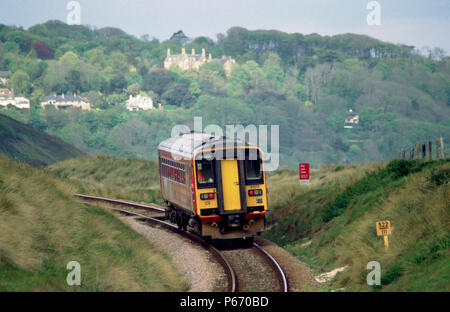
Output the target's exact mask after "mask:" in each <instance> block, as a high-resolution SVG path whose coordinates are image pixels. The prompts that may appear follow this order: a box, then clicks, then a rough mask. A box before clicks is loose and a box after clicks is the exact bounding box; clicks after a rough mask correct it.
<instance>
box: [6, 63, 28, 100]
mask: <svg viewBox="0 0 450 312" xmlns="http://www.w3.org/2000/svg"><path fill="white" fill-rule="evenodd" d="M10 85H11V87H12V88H13V89H14V92H15V93H16V94H17V93H25V94H28V93H30V91H31V82H30V76H29V75H28V74H27V73H26V72H24V71H23V70H21V69H20V70H18V71H16V72H15V73H14V75H12V77H11V82H10Z"/></svg>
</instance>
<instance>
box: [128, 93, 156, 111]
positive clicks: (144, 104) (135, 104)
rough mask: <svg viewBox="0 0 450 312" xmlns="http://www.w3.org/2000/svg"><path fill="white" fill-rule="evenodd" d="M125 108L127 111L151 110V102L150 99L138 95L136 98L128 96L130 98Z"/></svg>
mask: <svg viewBox="0 0 450 312" xmlns="http://www.w3.org/2000/svg"><path fill="white" fill-rule="evenodd" d="M126 107H127V109H128V110H129V111H138V110H149V109H153V100H152V98H151V97H148V96H142V95H140V94H138V95H137V96H136V97H133V96H132V95H130V98H129V99H128V100H127V102H126Z"/></svg>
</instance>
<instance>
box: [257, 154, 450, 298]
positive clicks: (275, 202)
mask: <svg viewBox="0 0 450 312" xmlns="http://www.w3.org/2000/svg"><path fill="white" fill-rule="evenodd" d="M449 173H450V162H449V160H441V161H439V162H438V161H432V162H423V161H413V162H408V161H406V162H405V161H403V162H402V161H397V162H393V163H390V164H388V165H387V166H385V165H384V164H367V165H361V166H341V165H334V166H325V167H322V168H320V169H319V170H315V171H313V172H312V177H311V185H310V186H300V184H299V182H298V175H297V173H296V172H294V171H289V170H282V171H279V172H275V173H274V174H271V175H269V185H270V190H269V204H270V206H271V208H272V216H269V220H270V230H269V231H267V232H266V233H265V234H264V235H265V236H266V237H269V238H271V239H273V240H275V241H277V242H278V243H280V244H281V245H284V246H285V247H286V248H287V249H288V250H289V251H290V252H291V253H293V254H294V255H296V256H298V257H299V258H300V259H302V260H303V261H306V262H308V263H309V264H310V265H311V266H313V267H314V268H315V269H316V270H317V273H319V272H322V271H329V270H331V269H334V268H336V267H340V266H346V265H348V266H349V269H348V270H347V271H345V272H344V273H340V274H339V275H338V278H337V279H336V280H335V281H334V282H333V283H331V287H333V288H341V287H344V288H346V289H348V290H362V291H367V290H374V289H375V290H377V289H382V290H391V291H448V290H450V283H449V280H450V261H449V260H450V257H449V237H450V235H449V234H450V233H449V217H448V213H449V208H450V196H449ZM337 208H339V209H340V210H339V211H335V210H333V209H337ZM381 220H391V223H392V226H393V228H392V235H391V236H390V237H389V242H390V246H389V250H388V251H385V249H384V244H383V238H382V237H378V236H377V235H376V229H375V222H376V221H381ZM309 240H311V243H310V244H308V245H307V246H305V245H304V243H305V242H306V241H309ZM369 261H379V262H380V264H381V267H382V286H381V287H375V288H372V287H369V286H368V285H367V283H366V276H367V274H368V270H367V269H366V265H367V263H368V262H369ZM327 287H330V285H328V286H327Z"/></svg>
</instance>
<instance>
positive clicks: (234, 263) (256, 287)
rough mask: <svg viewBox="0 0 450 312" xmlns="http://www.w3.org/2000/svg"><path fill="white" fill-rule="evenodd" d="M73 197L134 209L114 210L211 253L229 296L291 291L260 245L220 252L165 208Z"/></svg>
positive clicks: (273, 262) (269, 255)
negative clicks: (180, 225) (180, 224)
mask: <svg viewBox="0 0 450 312" xmlns="http://www.w3.org/2000/svg"><path fill="white" fill-rule="evenodd" d="M74 196H75V197H78V198H81V199H84V200H88V201H100V202H105V203H109V204H112V205H116V206H125V207H128V208H131V209H132V210H129V209H127V210H126V209H122V208H114V210H115V211H117V212H119V213H121V214H124V215H128V216H134V217H137V218H138V219H139V220H141V221H145V222H147V223H151V224H156V225H160V226H162V227H164V228H166V229H168V230H170V231H172V232H175V233H177V234H179V235H182V236H184V237H186V238H188V239H190V240H191V241H194V242H196V243H197V244H199V245H200V246H201V247H203V248H204V249H205V250H207V251H208V252H210V254H211V255H212V256H213V257H214V258H215V259H216V261H217V262H218V263H219V264H220V265H221V266H222V268H223V270H224V272H225V274H226V276H227V280H228V291H229V292H237V291H239V292H242V291H274V292H287V291H288V290H289V288H288V281H287V277H286V274H285V273H284V271H283V269H282V267H281V266H280V264H279V263H278V262H277V261H276V259H275V258H274V257H273V256H272V255H271V254H270V253H269V252H267V251H266V250H265V249H264V248H262V247H261V246H260V245H258V244H257V243H253V245H252V246H251V247H249V248H222V249H218V248H216V247H214V246H212V245H211V244H210V243H209V242H207V241H205V240H204V239H202V238H200V237H199V236H197V235H194V234H192V233H190V232H186V231H182V230H180V229H179V228H178V227H177V226H176V225H173V224H171V223H169V222H166V221H164V215H163V213H164V212H165V210H164V208H162V207H158V206H156V205H143V204H138V203H134V202H130V201H123V200H117V199H111V198H104V197H98V196H90V195H83V194H75V195H74ZM138 211H140V212H138ZM261 276H263V278H261Z"/></svg>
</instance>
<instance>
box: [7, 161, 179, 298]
mask: <svg viewBox="0 0 450 312" xmlns="http://www.w3.org/2000/svg"><path fill="white" fill-rule="evenodd" d="M76 191H77V188H76V187H75V186H73V185H72V184H71V183H68V182H67V181H65V180H62V179H59V178H55V177H54V175H53V174H51V173H49V172H47V171H46V170H43V169H38V168H34V167H31V166H28V165H25V164H22V163H16V162H13V161H11V160H9V159H7V158H0V290H3V291H183V290H186V288H187V283H186V281H185V280H184V278H183V276H181V275H180V274H179V273H177V271H176V270H175V268H174V266H173V265H172V263H171V261H170V259H169V258H168V257H167V256H165V255H164V254H163V253H162V252H161V251H159V250H157V249H156V248H154V247H153V246H152V245H150V244H149V243H148V241H147V240H146V239H145V238H143V237H141V236H140V235H138V234H137V233H135V232H134V231H133V230H131V229H130V228H129V227H127V226H125V225H124V224H123V223H122V222H120V221H119V220H118V219H117V218H115V217H114V216H113V215H112V214H111V213H110V212H109V211H107V210H104V209H102V208H101V207H99V206H94V207H86V206H84V205H82V204H81V203H80V202H79V201H77V200H74V198H73V193H75V192H76ZM72 260H74V261H78V262H79V263H80V265H81V277H82V283H81V286H79V287H78V286H76V287H70V286H68V285H67V283H66V276H67V274H68V273H69V271H68V270H67V269H66V265H67V263H68V262H69V261H72Z"/></svg>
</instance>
